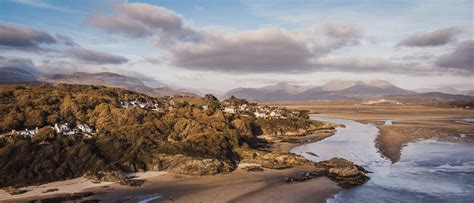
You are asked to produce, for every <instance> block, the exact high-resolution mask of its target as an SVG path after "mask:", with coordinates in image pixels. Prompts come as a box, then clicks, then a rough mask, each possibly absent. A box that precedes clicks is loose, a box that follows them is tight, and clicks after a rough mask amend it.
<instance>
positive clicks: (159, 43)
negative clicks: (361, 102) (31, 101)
mask: <svg viewBox="0 0 474 203" xmlns="http://www.w3.org/2000/svg"><path fill="white" fill-rule="evenodd" d="M473 10H474V3H473V1H435V0H430V1H374V0H372V1H369V0H364V1H289V0H287V1H282V0H277V1H270V0H261V1H251V0H248V1H247V0H243V1H230V0H229V1H218V0H206V1H198V0H196V1H190V0H189V1H176V0H174V1H173V0H170V1H158V0H156V1H152V0H150V1H93V0H83V1H65V0H63V1H59V0H56V1H54V0H2V1H0V25H4V27H0V28H1V29H5V30H7V31H8V32H7V31H4V32H2V30H1V29H0V37H3V38H4V39H5V40H0V51H1V52H0V56H3V57H1V58H0V59H2V60H7V59H10V60H9V61H7V62H8V63H10V62H11V61H13V60H12V59H13V58H21V59H23V60H31V62H32V66H33V67H35V68H37V69H38V70H40V71H41V72H43V73H44V74H51V73H70V72H75V71H84V72H100V71H111V72H117V73H122V74H130V75H133V76H140V77H143V78H154V79H157V80H159V81H162V82H164V83H167V84H170V85H173V86H180V87H194V88H197V89H201V90H203V89H215V90H219V91H224V90H228V89H231V88H235V87H240V86H263V85H268V84H272V83H275V82H290V83H294V84H302V85H308V84H309V85H318V84H321V83H324V82H327V81H329V80H333V79H348V80H359V79H360V80H372V79H383V80H388V81H390V82H393V83H395V84H396V85H399V86H401V87H404V88H409V89H415V88H421V87H443V86H450V87H455V88H459V89H472V87H473V86H474V82H473V81H472V80H471V78H472V76H473V74H474V67H473V63H474V62H473V61H472V59H470V58H474V56H473V53H472V52H473V47H474V42H473V37H472V36H473V35H472V34H473V32H474V26H473V25H474V24H473V18H474V14H473V13H474V11H473ZM14 32H20V33H23V34H24V36H23V35H20V34H19V35H15V34H12V33H14ZM5 33H7V34H10V35H13V36H22V38H21V37H18V39H12V40H13V41H9V40H10V38H12V37H11V36H10V35H9V36H8V37H7V35H6V34H5ZM25 33H26V34H25ZM35 33H36V34H38V33H42V34H45V35H50V36H52V37H53V38H54V39H56V40H53V41H56V42H48V43H46V42H44V41H41V40H42V39H43V38H42V39H35V40H36V41H35V40H33V39H31V38H28V37H32V36H36V35H35ZM2 34H3V35H4V36H2ZM57 34H60V35H63V36H67V37H68V38H69V39H71V40H72V41H74V42H75V44H76V45H75V46H70V45H67V44H65V43H60V41H61V40H60V38H59V37H58V36H57ZM15 40H16V41H15ZM18 40H26V41H27V40H33V41H29V42H31V43H37V44H34V45H32V46H30V47H24V46H23V45H21V43H19V41H18ZM13 42H15V43H13ZM2 43H3V44H2ZM20 45H21V46H20ZM7 62H5V61H4V62H2V61H0V65H1V64H2V63H3V64H6V63H7Z"/></svg>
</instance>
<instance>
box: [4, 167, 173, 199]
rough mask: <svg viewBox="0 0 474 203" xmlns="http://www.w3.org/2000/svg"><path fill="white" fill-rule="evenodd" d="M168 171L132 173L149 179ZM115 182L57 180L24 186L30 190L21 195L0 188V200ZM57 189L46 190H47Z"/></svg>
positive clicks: (89, 187)
mask: <svg viewBox="0 0 474 203" xmlns="http://www.w3.org/2000/svg"><path fill="white" fill-rule="evenodd" d="M164 174H166V172H151V171H150V172H139V173H133V174H131V175H133V176H136V177H137V178H139V179H148V178H152V177H155V176H160V175H164ZM114 184H115V183H112V182H100V183H96V182H93V181H91V180H89V179H86V178H83V177H80V178H75V179H70V180H64V181H56V182H51V183H47V184H42V185H35V186H28V187H22V188H20V189H22V190H27V191H28V192H26V193H23V194H19V195H10V194H8V193H7V192H5V191H4V190H0V202H17V201H20V200H23V201H24V200H26V199H38V198H40V197H41V198H45V197H49V196H58V195H61V194H69V193H75V192H82V191H89V190H93V189H96V188H110V187H111V186H112V185H114ZM51 189H57V191H52V192H46V191H47V190H51Z"/></svg>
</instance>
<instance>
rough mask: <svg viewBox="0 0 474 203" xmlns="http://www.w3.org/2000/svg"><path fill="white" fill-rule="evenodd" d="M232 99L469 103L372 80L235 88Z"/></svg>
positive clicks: (455, 96)
mask: <svg viewBox="0 0 474 203" xmlns="http://www.w3.org/2000/svg"><path fill="white" fill-rule="evenodd" d="M230 96H236V97H239V98H245V99H248V100H253V101H317V100H367V99H377V98H378V99H381V98H390V97H393V98H397V99H401V98H402V97H406V98H410V99H411V98H414V97H418V96H420V97H423V98H425V99H439V100H456V99H472V97H470V96H465V95H454V94H446V93H440V92H426V93H417V92H415V91H411V90H406V89H402V88H399V87H397V86H395V85H393V84H392V83H390V82H387V81H382V80H374V81H369V82H363V81H347V80H334V81H330V82H328V83H326V84H323V85H321V86H298V85H292V84H288V83H277V84H275V85H269V86H265V87H261V88H236V89H232V90H230V91H228V92H227V93H226V94H225V95H223V96H222V98H228V97H230Z"/></svg>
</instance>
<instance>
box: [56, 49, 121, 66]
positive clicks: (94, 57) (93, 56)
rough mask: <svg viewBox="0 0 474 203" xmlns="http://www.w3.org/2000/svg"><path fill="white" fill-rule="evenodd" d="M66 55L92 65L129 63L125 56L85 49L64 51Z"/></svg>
mask: <svg viewBox="0 0 474 203" xmlns="http://www.w3.org/2000/svg"><path fill="white" fill-rule="evenodd" d="M64 55H65V56H67V57H71V58H75V59H77V60H80V61H83V62H87V63H90V64H123V63H127V62H128V59H127V58H125V57H123V56H119V55H115V54H110V53H105V52H99V51H92V50H89V49H84V48H72V49H67V50H65V51H64Z"/></svg>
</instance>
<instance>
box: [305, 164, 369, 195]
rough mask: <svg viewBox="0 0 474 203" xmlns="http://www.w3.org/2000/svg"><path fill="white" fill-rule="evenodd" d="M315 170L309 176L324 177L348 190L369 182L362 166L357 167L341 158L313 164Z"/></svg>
mask: <svg viewBox="0 0 474 203" xmlns="http://www.w3.org/2000/svg"><path fill="white" fill-rule="evenodd" d="M315 166H316V169H315V171H314V172H312V173H311V175H314V176H322V175H325V176H327V177H329V178H330V179H331V180H333V181H335V182H337V183H338V185H339V186H341V187H343V188H350V187H354V186H358V185H362V184H364V183H366V182H367V181H369V179H370V177H368V176H366V175H365V173H368V171H367V170H365V169H364V168H363V167H362V166H358V165H356V164H354V163H352V162H350V161H348V160H345V159H343V158H337V157H335V158H331V159H329V160H327V161H321V162H318V163H316V164H315Z"/></svg>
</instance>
